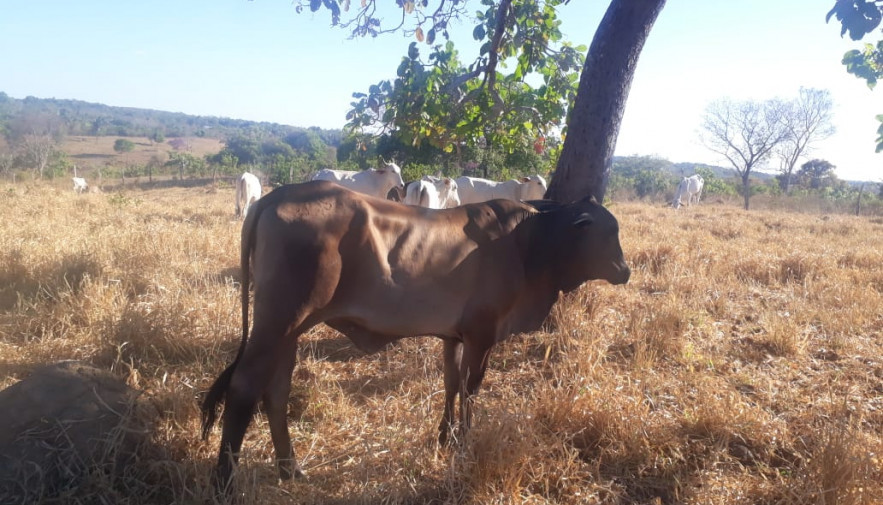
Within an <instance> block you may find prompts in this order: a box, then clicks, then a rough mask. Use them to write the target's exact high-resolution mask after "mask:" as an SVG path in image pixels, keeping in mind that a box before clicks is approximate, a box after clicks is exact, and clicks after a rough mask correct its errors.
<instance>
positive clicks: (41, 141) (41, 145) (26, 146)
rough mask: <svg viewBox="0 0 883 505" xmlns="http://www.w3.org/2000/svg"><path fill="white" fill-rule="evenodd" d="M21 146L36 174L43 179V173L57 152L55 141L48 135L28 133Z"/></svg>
mask: <svg viewBox="0 0 883 505" xmlns="http://www.w3.org/2000/svg"><path fill="white" fill-rule="evenodd" d="M20 146H21V150H22V152H23V154H24V158H25V159H26V160H27V162H28V163H30V164H31V169H32V170H33V172H34V174H35V175H37V176H39V178H40V179H42V178H43V172H44V171H45V170H46V166H47V165H48V164H49V159H50V157H51V156H52V152H53V151H54V150H55V139H54V138H53V137H52V136H50V135H46V134H39V133H28V134H26V135H25V136H23V137H22V139H21V144H20Z"/></svg>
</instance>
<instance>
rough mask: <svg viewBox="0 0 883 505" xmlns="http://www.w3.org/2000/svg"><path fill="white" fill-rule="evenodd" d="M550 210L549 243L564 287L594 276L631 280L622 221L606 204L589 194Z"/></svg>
mask: <svg viewBox="0 0 883 505" xmlns="http://www.w3.org/2000/svg"><path fill="white" fill-rule="evenodd" d="M547 214H548V216H549V218H551V220H552V222H551V223H549V224H550V225H551V226H549V227H548V228H547V231H548V233H551V234H552V236H551V237H548V238H549V239H550V242H551V243H550V244H548V246H549V247H551V249H552V250H551V251H550V254H551V255H552V256H553V257H554V258H553V259H552V261H554V262H555V263H557V265H555V270H556V271H557V272H558V278H559V282H560V284H561V289H562V290H563V291H572V290H574V289H576V288H578V287H579V286H581V285H582V284H583V283H584V282H586V281H589V280H594V279H603V280H606V281H607V282H609V283H611V284H625V283H626V282H628V280H629V277H630V276H631V271H630V270H629V267H628V265H627V264H626V262H625V258H624V257H623V254H622V247H621V246H620V244H619V223H618V222H617V221H616V218H615V217H613V214H611V213H610V211H608V210H607V209H606V208H604V206H603V205H601V204H599V203H598V202H597V201H596V200H595V199H594V198H587V199H583V200H580V201H578V202H574V203H571V204H568V205H561V206H559V207H558V208H557V209H554V210H551V211H549V212H548V213H547Z"/></svg>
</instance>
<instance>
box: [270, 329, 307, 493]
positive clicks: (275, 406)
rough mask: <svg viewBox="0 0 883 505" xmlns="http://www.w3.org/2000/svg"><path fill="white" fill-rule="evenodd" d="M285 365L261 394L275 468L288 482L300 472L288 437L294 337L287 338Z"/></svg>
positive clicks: (295, 346)
mask: <svg viewBox="0 0 883 505" xmlns="http://www.w3.org/2000/svg"><path fill="white" fill-rule="evenodd" d="M282 356H283V357H284V358H285V360H286V361H285V362H284V363H281V364H280V365H279V366H278V367H277V368H276V372H275V373H274V374H273V377H272V378H271V379H270V384H269V385H268V386H267V390H266V392H265V393H264V410H265V411H266V413H267V422H268V424H269V425H270V436H271V437H272V439H273V447H274V448H275V449H276V465H277V468H278V469H279V478H280V479H282V480H289V479H291V478H292V477H302V476H303V471H302V470H301V468H300V466H299V465H298V464H297V459H296V457H295V454H294V448H293V447H292V445H291V435H290V434H289V432H288V396H289V394H290V393H291V374H292V372H293V371H294V366H295V363H296V362H297V336H294V337H293V338H292V337H291V336H289V337H287V341H286V346H285V350H284V351H283V355H282Z"/></svg>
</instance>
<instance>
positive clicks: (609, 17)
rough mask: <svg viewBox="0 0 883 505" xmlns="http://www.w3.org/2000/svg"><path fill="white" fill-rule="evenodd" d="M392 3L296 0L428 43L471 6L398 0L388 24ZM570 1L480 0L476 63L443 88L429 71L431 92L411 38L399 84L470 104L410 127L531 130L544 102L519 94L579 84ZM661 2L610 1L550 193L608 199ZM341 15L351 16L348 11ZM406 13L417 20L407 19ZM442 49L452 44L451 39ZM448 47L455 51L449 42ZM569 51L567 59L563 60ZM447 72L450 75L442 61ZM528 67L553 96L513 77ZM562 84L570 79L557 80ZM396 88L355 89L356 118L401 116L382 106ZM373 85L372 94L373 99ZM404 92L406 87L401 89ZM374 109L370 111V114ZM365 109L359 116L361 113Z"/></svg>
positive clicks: (354, 25) (356, 27)
mask: <svg viewBox="0 0 883 505" xmlns="http://www.w3.org/2000/svg"><path fill="white" fill-rule="evenodd" d="M391 2H392V0H390V1H389V2H385V1H384V2H379V1H378V0H361V2H360V7H358V8H355V11H354V12H353V13H351V14H346V13H348V12H349V9H350V8H351V7H353V5H352V3H351V1H350V0H299V2H298V4H297V7H298V9H300V10H303V9H304V8H307V7H309V9H310V10H312V11H317V10H319V9H321V8H323V7H324V8H326V9H327V10H328V11H330V13H331V21H332V24H334V25H340V26H344V27H346V28H348V29H350V30H351V36H353V37H358V36H366V35H371V36H376V35H378V34H380V33H384V32H388V31H397V30H403V31H405V33H406V34H408V33H410V34H413V36H414V37H415V39H416V41H417V42H418V43H424V42H425V43H428V44H429V45H431V46H432V45H433V44H435V41H436V38H437V37H438V35H441V36H442V37H445V38H447V37H448V36H449V33H448V24H449V22H450V21H451V20H452V19H454V18H457V17H461V16H463V15H465V14H466V11H465V3H466V2H463V1H460V0H433V1H430V0H413V1H412V0H395V5H396V7H395V8H398V9H399V10H400V12H401V19H400V20H398V19H397V21H396V24H394V25H393V26H391V27H387V26H383V25H382V20H381V17H380V16H379V15H378V14H377V11H378V3H382V4H383V5H389V4H390V3H391ZM567 3H569V0H544V1H543V0H481V5H482V6H483V8H484V10H483V11H481V10H480V11H478V13H477V14H476V16H475V20H476V22H477V25H476V26H475V28H474V30H473V37H474V38H476V39H477V40H481V41H484V42H483V44H482V45H481V49H480V51H479V52H480V54H479V55H478V57H477V58H476V59H475V60H474V61H473V62H472V63H471V64H469V65H466V66H465V72H458V75H457V76H455V77H453V78H452V79H450V80H449V81H448V82H447V83H446V85H444V86H440V87H439V88H438V89H436V88H435V86H434V85H433V84H432V80H430V82H425V83H424V84H426V86H425V87H424V88H423V90H425V91H423V90H421V89H419V87H418V83H419V82H421V81H420V80H421V79H422V78H424V77H426V75H425V74H424V73H422V72H420V71H417V70H416V67H413V66H412V62H415V61H416V60H417V59H418V56H419V51H418V54H413V53H414V52H415V51H416V46H415V45H412V50H409V55H408V60H410V61H407V60H405V61H403V64H402V65H401V66H400V67H399V69H400V72H399V75H400V76H402V74H406V75H405V82H404V84H406V85H404V86H403V87H402V88H401V89H403V90H409V91H413V92H420V93H421V94H422V93H431V92H433V91H444V92H447V93H451V96H452V98H453V99H454V101H451V102H448V105H449V106H450V105H451V104H454V105H456V108H460V107H463V109H462V110H464V111H466V112H465V114H464V115H462V116H461V117H460V118H458V119H457V120H456V121H453V122H452V121H451V119H450V118H447V117H443V118H442V120H441V121H436V122H435V123H434V125H431V126H430V125H427V124H425V123H424V121H423V120H424V119H425V118H420V120H418V121H411V123H417V128H414V129H413V131H415V132H416V134H417V135H420V136H422V137H425V138H428V136H427V135H426V134H424V133H423V132H425V131H431V130H432V129H433V128H434V127H436V126H437V125H439V124H441V125H443V126H444V128H445V131H446V132H450V131H451V130H453V133H454V134H455V135H462V136H464V137H469V136H470V134H469V133H468V132H467V131H466V130H468V129H470V128H472V129H473V131H479V130H482V129H483V135H482V138H483V139H484V141H485V142H486V143H487V142H488V141H490V144H491V145H492V144H493V143H494V141H495V139H494V131H488V130H489V129H490V130H493V129H495V128H496V127H497V123H501V122H502V123H504V124H505V126H504V127H503V128H502V130H503V135H509V136H510V137H511V136H512V135H511V134H510V133H509V132H511V131H513V130H514V131H515V132H516V133H517V132H518V131H519V130H521V131H524V130H528V131H529V130H532V129H534V128H536V127H537V126H538V125H546V124H547V123H544V122H543V121H544V120H543V119H542V115H541V114H539V113H540V112H541V110H540V109H539V108H537V107H536V103H535V102H536V100H534V103H526V104H525V103H521V102H522V101H523V100H525V99H528V101H529V99H530V98H533V99H536V98H538V97H539V98H542V99H543V100H545V103H546V104H555V103H556V102H557V101H558V99H559V96H561V97H563V98H561V100H562V101H566V100H567V98H566V97H567V96H569V92H568V91H567V90H568V89H573V88H572V86H573V85H574V84H575V82H574V81H575V77H570V76H569V75H570V74H569V72H570V71H571V70H575V68H579V59H578V58H577V57H576V55H577V54H578V53H581V51H576V50H575V49H573V51H572V52H571V51H569V50H567V49H566V48H567V47H568V46H567V45H565V44H561V45H560V46H556V45H555V44H554V43H555V42H556V41H557V40H558V38H560V32H558V24H559V23H558V21H557V9H558V8H560V7H561V6H562V5H566V4H567ZM664 6H665V0H611V2H610V6H609V7H608V9H607V13H606V14H605V16H604V18H603V19H602V21H601V25H600V27H599V29H598V31H596V33H595V37H594V39H593V42H592V46H591V47H590V48H589V51H588V54H587V57H586V60H585V63H584V64H582V71H581V73H580V78H579V83H578V84H576V93H575V95H573V96H574V97H573V100H574V101H573V110H574V111H576V110H579V112H578V113H576V112H574V113H570V114H568V120H567V122H566V125H562V133H564V134H567V136H566V138H565V141H564V144H563V146H562V151H561V156H560V157H559V158H558V161H557V165H556V167H557V168H556V172H555V177H554V178H553V179H552V183H551V184H550V187H549V191H548V192H547V194H546V196H547V197H548V198H553V199H558V200H562V201H572V200H575V199H578V198H582V197H584V196H586V195H587V194H592V195H594V196H595V197H596V198H598V199H599V200H603V197H604V192H605V189H606V181H607V177H608V174H609V171H610V161H611V158H612V156H613V152H614V148H615V145H616V137H617V135H618V133H619V125H620V123H621V120H622V114H623V110H624V107H625V101H626V98H627V96H628V92H629V89H630V87H631V81H632V77H633V75H634V69H635V67H636V65H637V60H638V56H639V55H640V52H641V49H642V48H643V45H644V42H645V41H646V39H647V37H648V35H649V32H650V29H651V28H652V26H653V24H654V22H655V20H656V17H657V16H658V15H659V13H660V12H661V10H662V8H663V7H664ZM343 16H348V17H347V19H343ZM408 19H410V20H411V22H412V23H413V24H411V25H407V26H406V20H408ZM445 48H446V50H447V48H448V46H447V45H446V46H445ZM561 48H565V49H561ZM450 52H451V53H452V52H453V50H452V48H451V51H450ZM562 57H563V60H562V59H558V58H562ZM440 59H441V58H440V57H439V56H438V55H437V56H436V58H435V60H436V61H440ZM510 59H511V60H513V61H514V62H515V63H514V65H515V70H514V71H513V72H512V73H511V74H509V75H503V74H502V73H500V72H498V68H500V66H502V65H505V64H506V61H507V60H510ZM445 62H446V63H450V62H452V59H451V58H448V59H446V60H445ZM431 63H432V62H431ZM403 67H404V68H403ZM409 69H412V70H413V73H412V76H410V77H409V76H408V75H407V71H408V70H409ZM450 70H453V69H450ZM440 72H441V73H442V74H444V70H441V71H440ZM530 72H537V73H539V74H540V75H542V78H543V81H544V86H546V91H548V90H549V89H552V90H554V93H553V94H552V95H548V94H547V93H546V91H543V92H539V91H538V92H537V93H536V94H532V93H530V92H529V91H528V90H527V89H526V88H524V87H523V86H520V85H518V86H515V87H511V86H510V85H511V84H512V83H522V82H526V81H524V78H525V76H526V75H527V74H528V73H530ZM558 76H560V81H557V80H556V79H559V77H558ZM470 81H472V82H471V83H470ZM436 82H438V81H436ZM553 83H554V84H553ZM558 83H562V84H565V86H564V87H557V84H558ZM408 84H410V85H408ZM395 90H396V88H395V87H394V86H393V85H392V84H391V83H390V84H388V85H387V86H384V85H383V83H381V84H380V85H376V87H372V89H370V90H369V93H368V94H366V95H364V96H362V95H357V96H356V98H357V100H359V102H356V103H355V104H354V108H355V109H356V113H354V114H353V115H352V116H351V119H350V120H351V121H354V120H357V121H358V122H359V126H364V118H365V117H367V118H368V121H369V122H370V121H371V120H372V116H371V114H373V119H379V120H381V121H384V122H387V121H392V120H394V119H396V118H395V113H388V112H387V110H389V109H387V110H382V109H381V107H382V106H383V105H384V101H383V99H388V98H389V97H390V95H393V96H395ZM562 90H563V91H562ZM372 94H373V95H375V96H374V99H373V100H372V96H371V95H372ZM402 94H404V95H406V96H407V95H408V93H405V92H404V91H403V92H402ZM556 95H558V96H556ZM550 98H551V99H550ZM363 99H364V101H363V102H362V100H363ZM507 99H508V100H510V102H509V103H510V106H507ZM386 103H387V104H390V103H392V102H389V101H387V102H386ZM360 105H361V109H359V107H360ZM511 105H514V106H515V107H514V108H515V109H516V111H518V110H519V109H521V106H522V105H524V106H527V110H530V109H529V107H530V106H533V108H534V109H536V110H534V111H531V113H532V117H535V118H538V119H534V120H533V121H524V120H522V117H519V116H518V115H517V114H516V115H514V116H512V119H511V121H508V120H505V121H501V118H503V119H505V118H506V114H507V111H509V110H511V109H512V108H513V107H512V106H511ZM556 107H560V106H558V105H552V106H551V107H550V109H552V110H554V109H555V108H556ZM470 108H471V110H470ZM368 110H370V114H368V115H367V116H365V115H364V114H365V113H366V111H368ZM359 115H361V118H359V117H357V116H359ZM406 115H407V114H406ZM574 122H575V124H577V125H578V127H577V128H576V130H577V131H576V132H575V134H574V132H573V131H572V130H573V125H574ZM406 123H407V121H406ZM506 123H508V124H506ZM553 125H555V123H554V122H552V123H551V124H549V126H546V128H549V129H551V127H552V126H553ZM507 128H508V130H507ZM421 130H422V131H421ZM543 132H544V130H543V128H542V127H539V133H543ZM414 138H417V137H414ZM451 138H452V139H453V138H454V136H452V137H451ZM499 138H500V139H503V137H499ZM539 140H540V138H539V136H537V139H536V141H535V144H536V145H541V143H540V142H538V141H539ZM503 141H505V140H503ZM463 142H468V140H463ZM456 145H457V144H456V142H454V143H451V145H450V148H451V149H455V148H456ZM587 146H588V147H587Z"/></svg>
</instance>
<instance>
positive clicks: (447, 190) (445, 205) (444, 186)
mask: <svg viewBox="0 0 883 505" xmlns="http://www.w3.org/2000/svg"><path fill="white" fill-rule="evenodd" d="M421 180H424V181H427V182H431V183H432V184H433V185H434V186H435V189H436V191H438V203H439V205H441V207H440V208H442V209H452V208H454V207H457V206H459V205H460V191H459V189H458V188H457V181H455V180H454V179H451V178H450V177H436V176H433V175H424V176H423V177H421Z"/></svg>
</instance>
